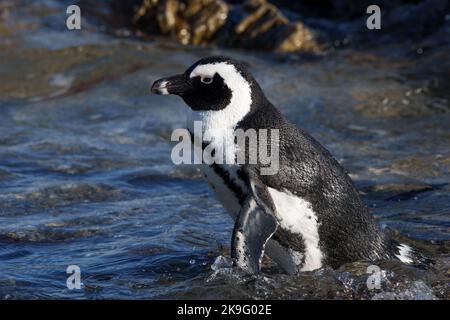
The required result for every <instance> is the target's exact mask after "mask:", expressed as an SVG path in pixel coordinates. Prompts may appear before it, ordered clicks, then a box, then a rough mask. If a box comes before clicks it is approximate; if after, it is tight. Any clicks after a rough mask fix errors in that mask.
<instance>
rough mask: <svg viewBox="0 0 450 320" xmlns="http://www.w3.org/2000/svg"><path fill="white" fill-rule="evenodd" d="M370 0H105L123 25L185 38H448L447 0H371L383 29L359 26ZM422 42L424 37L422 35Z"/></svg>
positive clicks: (277, 46) (315, 46)
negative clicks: (122, 17) (122, 18)
mask: <svg viewBox="0 0 450 320" xmlns="http://www.w3.org/2000/svg"><path fill="white" fill-rule="evenodd" d="M370 4H372V2H371V1H358V2H357V3H355V2H354V1H346V0H344V1H334V0H328V1H325V2H323V3H321V5H317V4H313V3H310V1H295V2H294V1H284V0H272V1H267V0H247V1H236V0H130V1H118V0H113V1H112V7H113V9H114V11H115V12H116V13H117V14H119V13H120V14H125V15H126V16H128V18H127V19H125V20H128V22H129V26H131V27H132V28H134V29H135V30H138V31H140V32H143V33H145V34H150V35H165V36H169V37H171V38H173V39H175V40H176V41H178V42H179V43H181V44H184V45H204V44H209V43H214V44H217V45H219V46H222V47H227V48H228V47H230V48H243V49H252V50H266V51H274V52H281V53H293V52H296V53H299V52H300V53H313V54H322V53H324V52H327V51H329V49H332V48H336V47H347V46H349V45H356V46H360V45H367V44H370V45H379V44H385V43H395V42H398V41H402V42H405V43H421V42H422V41H424V40H426V39H430V38H431V39H433V41H434V42H436V39H435V38H436V37H437V38H438V39H437V40H438V42H440V43H441V44H442V43H446V44H447V45H448V44H449V43H450V42H449V39H450V36H449V35H450V33H449V29H450V1H448V0H425V1H411V0H403V1H400V0H395V1H377V5H379V6H380V8H381V9H382V29H381V30H368V29H367V28H366V19H367V18H368V16H369V15H368V14H367V13H366V9H367V7H368V6H369V5H370ZM428 42H430V41H429V40H428Z"/></svg>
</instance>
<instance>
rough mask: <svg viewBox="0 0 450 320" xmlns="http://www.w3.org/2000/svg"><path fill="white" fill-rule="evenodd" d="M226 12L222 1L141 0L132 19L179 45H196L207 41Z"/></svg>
mask: <svg viewBox="0 0 450 320" xmlns="http://www.w3.org/2000/svg"><path fill="white" fill-rule="evenodd" d="M228 11H229V7H228V5H227V4H225V2H223V1H221V0H188V1H179V0H153V1H143V2H142V4H141V6H140V7H139V9H138V10H137V11H136V13H135V15H134V22H135V23H137V24H138V25H140V26H143V27H144V29H145V30H149V31H150V32H160V33H162V34H169V35H171V36H172V37H174V38H175V39H177V40H178V41H179V42H180V43H182V44H195V45H199V44H205V43H208V42H209V41H210V40H211V39H212V38H213V36H214V35H215V34H216V33H217V31H218V30H219V29H221V28H222V26H223V25H224V24H225V22H226V19H227V17H228ZM155 22H156V23H155Z"/></svg>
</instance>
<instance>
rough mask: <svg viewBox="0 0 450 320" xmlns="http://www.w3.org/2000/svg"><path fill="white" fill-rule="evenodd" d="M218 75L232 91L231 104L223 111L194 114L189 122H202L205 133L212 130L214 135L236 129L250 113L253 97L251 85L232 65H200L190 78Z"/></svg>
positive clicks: (223, 63)
mask: <svg viewBox="0 0 450 320" xmlns="http://www.w3.org/2000/svg"><path fill="white" fill-rule="evenodd" d="M216 73H218V74H219V75H220V76H221V77H222V78H223V79H224V82H225V84H226V85H227V87H228V88H229V89H230V90H231V100H230V103H229V104H228V106H227V107H226V108H224V109H222V110H216V111H214V110H207V111H199V112H194V113H195V114H196V115H192V116H191V118H190V119H189V120H188V121H192V120H193V119H198V120H201V121H202V122H203V132H206V131H209V130H212V131H214V133H213V134H219V135H220V134H221V133H220V130H225V129H234V128H235V126H236V125H237V123H238V122H239V121H241V120H242V118H244V117H245V115H246V114H247V113H248V112H249V111H250V106H251V104H252V96H251V89H250V84H249V83H248V81H247V80H245V79H244V77H243V76H242V75H241V74H240V73H239V72H238V71H237V70H236V68H235V67H234V66H233V65H232V64H228V63H225V62H219V63H210V64H204V65H199V66H197V67H196V68H195V69H194V70H192V72H191V74H190V75H189V76H190V77H191V78H192V77H196V76H201V77H213V76H214V75H215V74H216ZM188 125H189V124H188ZM216 132H218V133H216ZM221 138H222V137H221ZM212 140H214V138H213V139H212Z"/></svg>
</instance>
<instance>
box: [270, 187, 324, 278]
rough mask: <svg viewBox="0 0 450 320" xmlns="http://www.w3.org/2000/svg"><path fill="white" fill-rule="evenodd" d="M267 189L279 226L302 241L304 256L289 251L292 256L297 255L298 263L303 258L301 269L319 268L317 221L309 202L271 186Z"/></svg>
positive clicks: (320, 259)
mask: <svg viewBox="0 0 450 320" xmlns="http://www.w3.org/2000/svg"><path fill="white" fill-rule="evenodd" d="M268 190H269V193H270V195H271V196H272V199H273V201H274V203H275V207H276V209H277V215H278V217H277V218H278V221H279V223H280V227H281V228H283V229H286V230H288V231H290V232H291V233H293V234H298V235H300V236H301V237H302V239H303V241H304V245H305V252H304V256H301V255H300V254H299V253H296V252H292V253H291V254H292V255H293V256H297V260H298V263H300V260H302V258H303V259H304V264H303V265H302V266H301V271H310V270H314V269H318V268H320V267H321V266H322V258H323V253H322V251H321V250H320V244H319V242H320V238H319V223H318V222H317V215H316V214H315V213H314V211H313V210H312V208H311V204H310V203H309V202H307V201H305V200H303V199H301V198H299V197H297V196H295V195H293V194H291V193H289V192H281V191H278V190H276V189H272V188H268Z"/></svg>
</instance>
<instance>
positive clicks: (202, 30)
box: [133, 0, 320, 52]
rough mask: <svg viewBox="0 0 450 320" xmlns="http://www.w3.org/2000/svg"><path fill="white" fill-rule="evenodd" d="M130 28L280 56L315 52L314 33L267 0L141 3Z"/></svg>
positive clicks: (179, 39) (184, 39)
mask: <svg viewBox="0 0 450 320" xmlns="http://www.w3.org/2000/svg"><path fill="white" fill-rule="evenodd" d="M133 21H134V23H135V25H136V26H137V27H138V28H140V29H142V30H145V31H147V32H149V33H153V34H155V33H156V34H167V35H170V36H171V37H173V38H175V39H176V40H177V41H179V42H180V43H182V44H194V45H199V44H206V43H210V42H213V41H216V42H217V43H220V44H222V45H225V46H231V47H239V48H246V49H261V50H275V51H279V52H294V51H307V52H320V46H319V45H318V43H317V41H316V37H315V34H314V33H313V32H312V31H311V30H310V29H309V28H308V27H307V26H305V25H304V24H303V23H301V22H291V21H289V19H288V18H287V17H286V16H285V15H284V14H283V13H282V12H281V11H280V10H279V9H278V8H277V7H276V6H274V5H272V4H270V3H269V2H267V1H266V0H249V1H246V2H245V3H244V4H243V5H235V6H233V5H230V4H227V3H225V2H224V1H222V0H186V1H182V0H153V1H149V0H145V1H142V3H141V5H140V6H139V7H138V8H137V9H136V11H135V14H134V19H133Z"/></svg>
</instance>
